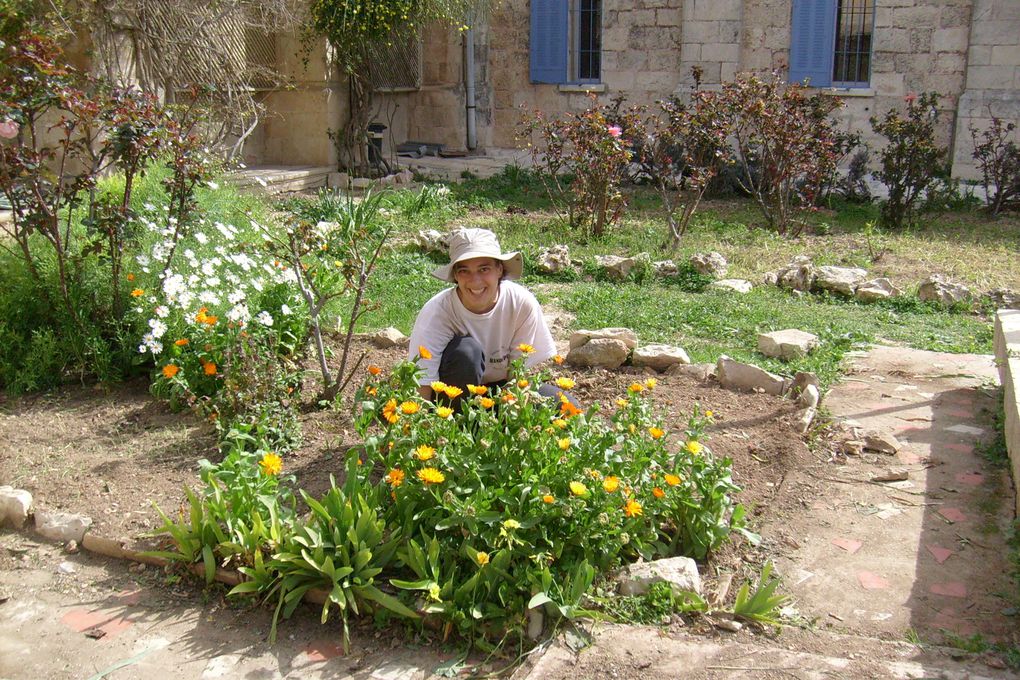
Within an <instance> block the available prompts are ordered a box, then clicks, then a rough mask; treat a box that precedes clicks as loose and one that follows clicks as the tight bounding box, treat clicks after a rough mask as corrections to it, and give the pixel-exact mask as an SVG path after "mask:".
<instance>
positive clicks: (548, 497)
mask: <svg viewBox="0 0 1020 680" xmlns="http://www.w3.org/2000/svg"><path fill="white" fill-rule="evenodd" d="M542 502H543V503H555V502H556V499H555V498H553V497H552V496H551V495H549V494H546V495H544V496H542Z"/></svg>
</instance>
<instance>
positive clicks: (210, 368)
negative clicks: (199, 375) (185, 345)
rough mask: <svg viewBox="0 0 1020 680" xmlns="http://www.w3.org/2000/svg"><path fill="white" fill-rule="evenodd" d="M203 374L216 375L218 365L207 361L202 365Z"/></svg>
mask: <svg viewBox="0 0 1020 680" xmlns="http://www.w3.org/2000/svg"><path fill="white" fill-rule="evenodd" d="M202 372H204V373H205V374H206V375H216V364H214V363H213V362H211V361H206V362H205V363H203V364H202Z"/></svg>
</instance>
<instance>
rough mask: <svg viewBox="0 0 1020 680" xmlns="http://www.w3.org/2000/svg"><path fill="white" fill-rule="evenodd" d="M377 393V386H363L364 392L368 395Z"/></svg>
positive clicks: (372, 395) (371, 395)
mask: <svg viewBox="0 0 1020 680" xmlns="http://www.w3.org/2000/svg"><path fill="white" fill-rule="evenodd" d="M378 393H379V390H378V388H375V387H366V388H365V394H367V395H368V396H370V397H374V396H375V395H377V394H378Z"/></svg>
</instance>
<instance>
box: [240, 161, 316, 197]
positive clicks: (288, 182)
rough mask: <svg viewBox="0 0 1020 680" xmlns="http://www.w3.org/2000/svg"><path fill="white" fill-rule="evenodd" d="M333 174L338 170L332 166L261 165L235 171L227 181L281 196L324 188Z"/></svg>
mask: <svg viewBox="0 0 1020 680" xmlns="http://www.w3.org/2000/svg"><path fill="white" fill-rule="evenodd" d="M331 172H336V168H334V167H333V166H330V165H324V166H314V165H306V166H285V165H261V166H258V167H250V168H244V169H242V170H237V171H234V172H232V173H230V174H228V175H227V177H226V180H227V181H228V182H229V183H231V184H233V185H235V186H238V187H244V188H261V189H263V190H264V191H266V192H268V193H270V194H281V193H286V192H289V191H307V190H309V189H318V188H321V187H324V186H326V180H327V178H328V177H329V173H331Z"/></svg>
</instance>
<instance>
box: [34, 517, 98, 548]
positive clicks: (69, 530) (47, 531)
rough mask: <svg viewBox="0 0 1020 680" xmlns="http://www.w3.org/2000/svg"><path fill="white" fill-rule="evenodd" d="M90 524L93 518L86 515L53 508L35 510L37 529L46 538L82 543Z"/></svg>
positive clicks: (62, 541)
mask: <svg viewBox="0 0 1020 680" xmlns="http://www.w3.org/2000/svg"><path fill="white" fill-rule="evenodd" d="M90 526H92V518H91V517H86V516H85V515H75V514H72V513H69V512H56V511H51V510H36V511H35V530H36V531H38V532H39V533H40V534H42V535H43V536H45V537H46V538H49V539H52V540H54V541H60V542H61V543H66V542H67V541H77V542H78V543H81V541H82V539H83V538H84V537H85V532H86V531H88V529H89V527H90Z"/></svg>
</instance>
